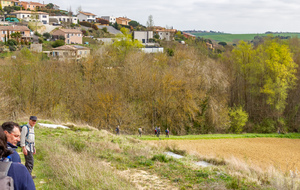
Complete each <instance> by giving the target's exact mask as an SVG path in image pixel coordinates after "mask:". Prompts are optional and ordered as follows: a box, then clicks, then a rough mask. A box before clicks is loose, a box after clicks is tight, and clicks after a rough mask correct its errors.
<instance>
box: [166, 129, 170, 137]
mask: <svg viewBox="0 0 300 190" xmlns="http://www.w3.org/2000/svg"><path fill="white" fill-rule="evenodd" d="M169 132H170V131H169V129H168V128H167V129H166V137H168V138H169Z"/></svg>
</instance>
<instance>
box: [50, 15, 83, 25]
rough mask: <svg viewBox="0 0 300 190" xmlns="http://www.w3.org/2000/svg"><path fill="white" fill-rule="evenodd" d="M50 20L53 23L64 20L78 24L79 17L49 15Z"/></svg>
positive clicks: (60, 22)
mask: <svg viewBox="0 0 300 190" xmlns="http://www.w3.org/2000/svg"><path fill="white" fill-rule="evenodd" d="M49 20H50V21H51V23H57V24H62V23H64V22H68V23H73V24H77V23H78V18H77V16H65V15H58V16H49Z"/></svg>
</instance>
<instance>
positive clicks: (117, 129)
mask: <svg viewBox="0 0 300 190" xmlns="http://www.w3.org/2000/svg"><path fill="white" fill-rule="evenodd" d="M116 135H120V126H119V125H118V126H117V128H116Z"/></svg>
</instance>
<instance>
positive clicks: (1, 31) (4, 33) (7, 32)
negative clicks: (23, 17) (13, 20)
mask: <svg viewBox="0 0 300 190" xmlns="http://www.w3.org/2000/svg"><path fill="white" fill-rule="evenodd" d="M16 32H19V33H20V34H21V39H20V40H23V41H27V42H28V41H30V39H31V35H30V29H29V28H28V27H27V26H14V25H12V26H0V41H1V42H6V41H7V40H8V39H10V38H11V35H12V34H13V33H16Z"/></svg>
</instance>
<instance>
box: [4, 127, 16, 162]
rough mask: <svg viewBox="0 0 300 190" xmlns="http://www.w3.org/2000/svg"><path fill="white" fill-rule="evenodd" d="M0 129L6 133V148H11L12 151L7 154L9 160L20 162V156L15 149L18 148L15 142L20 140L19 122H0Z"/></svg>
mask: <svg viewBox="0 0 300 190" xmlns="http://www.w3.org/2000/svg"><path fill="white" fill-rule="evenodd" d="M1 127H2V129H3V131H4V133H5V135H6V139H7V148H8V149H9V150H12V151H13V153H12V154H11V155H9V161H12V162H19V163H21V158H20V155H19V154H18V152H17V151H16V149H17V148H18V146H17V143H18V142H19V141H20V136H21V132H20V126H19V124H17V123H15V122H12V121H8V122H4V123H3V124H2V126H1Z"/></svg>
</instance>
